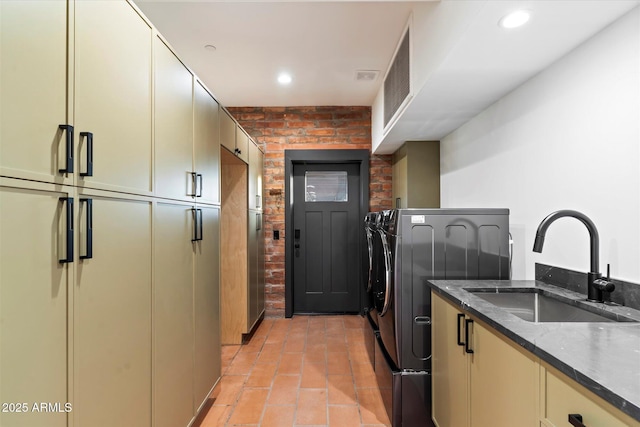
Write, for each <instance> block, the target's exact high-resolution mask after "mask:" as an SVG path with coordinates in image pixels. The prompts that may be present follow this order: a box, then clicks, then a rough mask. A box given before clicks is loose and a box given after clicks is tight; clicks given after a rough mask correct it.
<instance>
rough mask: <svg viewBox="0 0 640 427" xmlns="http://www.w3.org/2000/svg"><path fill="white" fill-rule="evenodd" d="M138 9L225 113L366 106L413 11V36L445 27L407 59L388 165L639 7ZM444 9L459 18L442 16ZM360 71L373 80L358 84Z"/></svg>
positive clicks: (204, 5) (356, 4) (182, 0)
mask: <svg viewBox="0 0 640 427" xmlns="http://www.w3.org/2000/svg"><path fill="white" fill-rule="evenodd" d="M134 1H135V3H136V4H137V5H138V7H140V9H141V10H142V11H143V13H145V15H146V16H147V17H148V18H149V19H150V20H151V22H153V24H154V25H155V26H156V27H157V28H158V30H159V31H160V33H162V34H163V36H164V37H165V38H166V39H167V40H168V42H169V43H170V44H171V45H172V46H173V48H174V49H175V51H176V52H177V53H178V55H179V56H180V57H181V58H182V59H183V61H184V62H185V63H186V64H187V65H188V66H189V67H190V68H191V69H192V70H193V71H194V72H195V73H196V74H197V75H198V76H199V77H200V78H201V79H202V80H203V81H204V83H205V84H206V85H207V86H208V87H209V88H210V89H211V90H212V91H213V93H214V95H215V96H216V98H217V99H218V100H219V101H220V102H221V103H222V104H223V105H225V106H310V105H372V104H373V102H374V99H375V97H376V94H377V93H378V91H379V89H380V87H381V84H382V81H383V77H384V73H385V72H386V70H387V67H388V65H389V62H390V60H391V58H392V55H393V53H394V50H395V48H396V45H397V43H398V40H399V38H400V36H401V34H402V32H403V29H404V28H405V25H406V23H407V21H408V19H409V17H410V15H411V13H412V11H413V13H414V18H413V19H414V22H413V25H414V27H415V26H416V24H418V25H420V23H419V22H418V23H416V22H415V20H416V17H418V16H419V17H420V18H419V19H426V20H428V19H433V20H435V19H441V18H440V17H441V16H446V17H447V19H448V20H449V21H447V22H446V23H445V24H444V25H443V23H442V22H437V23H436V22H433V23H430V24H429V25H428V27H430V28H433V30H432V31H431V32H428V31H427V32H428V33H429V37H431V38H432V40H433V41H432V44H431V45H429V43H423V44H422V45H424V46H426V47H427V48H425V50H424V51H420V52H414V56H417V57H419V59H420V60H419V62H420V63H421V64H425V66H428V67H430V68H429V69H428V70H427V69H425V70H422V74H423V75H424V76H426V77H425V78H424V79H422V80H421V81H419V82H417V84H414V88H413V90H414V97H413V99H412V101H411V103H410V104H409V105H408V107H407V109H406V110H405V112H404V114H403V115H402V117H401V118H400V119H399V120H398V122H397V123H396V124H395V125H394V126H393V128H392V129H391V130H389V131H388V132H387V133H385V134H384V137H383V138H382V140H381V141H374V148H375V151H376V152H377V153H392V152H393V151H394V150H395V149H396V148H397V147H398V146H399V145H400V144H401V143H402V142H403V141H406V140H435V139H441V138H442V137H444V136H446V135H447V134H448V133H450V132H451V131H453V130H455V129H456V128H457V127H459V126H460V125H462V124H464V123H465V122H466V121H467V120H469V119H470V118H471V117H473V116H475V115H476V114H478V113H479V112H480V111H482V110H483V109H485V108H486V107H488V106H489V105H490V104H492V103H493V102H495V101H497V100H498V99H499V98H500V97H502V96H504V95H505V94H506V93H508V92H510V91H511V90H513V89H515V88H516V87H517V86H519V85H521V84H522V83H523V82H525V81H526V80H528V79H529V78H531V77H532V76H534V75H535V74H537V73H538V72H540V71H541V70H543V69H544V68H546V67H548V66H549V65H550V64H551V63H553V62H554V61H556V60H557V59H559V58H560V57H562V56H563V55H565V54H566V53H568V52H569V51H571V50H572V49H574V48H575V47H576V46H578V45H579V44H580V43H582V42H584V41H585V40H587V39H588V38H590V37H591V36H593V35H594V34H595V33H597V32H598V31H600V30H601V29H603V28H604V27H605V26H607V25H608V24H610V23H611V22H613V21H614V20H616V19H617V18H619V17H620V16H622V15H623V14H625V13H626V12H628V11H629V10H631V9H632V8H633V7H635V6H636V5H638V3H639V1H638V0H522V1H521V0H442V1H441V2H431V1H428V2H401V1H391V2H383V1H373V2H370V1H341V0H337V1H299V0H298V1H296V0H290V1H280V2H272V1H269V0H257V1H245V0H226V1H225V0H201V1H189V0H179V1H168V0H134ZM447 8H448V9H451V10H455V13H453V12H452V13H446V14H445V13H443V10H445V9H447ZM520 8H525V9H528V10H530V11H532V19H531V21H530V23H528V24H527V25H526V26H525V27H522V28H519V29H516V30H512V31H511V32H509V31H505V30H503V29H501V28H499V27H498V25H497V22H498V20H499V19H500V18H501V17H502V16H503V15H504V14H505V13H506V12H508V11H511V10H514V9H520ZM465 9H466V10H465ZM425 11H426V13H425ZM458 19H460V21H459V22H457V21H456V22H453V20H458ZM433 43H435V44H436V45H438V46H440V47H442V46H446V51H445V52H444V54H442V52H440V53H439V56H438V58H436V57H435V56H436V55H435V54H434V58H433V59H430V58H428V56H429V55H431V54H432V52H435V51H436V50H438V49H437V48H433V46H436V45H434V44H433ZM207 44H211V45H214V46H216V50H215V51H213V52H212V51H209V50H206V49H205V48H204V46H205V45H207ZM414 45H416V46H417V44H415V43H414ZM429 46H432V47H431V48H428V47H429ZM438 46H436V47H438ZM440 50H442V49H440ZM414 59H415V58H414ZM356 70H379V71H380V75H379V76H378V78H377V79H376V80H375V81H370V82H360V81H356V80H355V72H356ZM281 71H288V72H290V73H291V74H292V76H293V82H292V83H291V84H290V85H289V86H284V87H283V86H280V85H279V84H278V83H277V82H276V77H277V75H278V73H279V72H281ZM374 134H375V129H374ZM374 136H375V135H374ZM374 139H375V138H374Z"/></svg>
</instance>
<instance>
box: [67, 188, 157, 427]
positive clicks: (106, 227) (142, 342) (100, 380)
mask: <svg viewBox="0 0 640 427" xmlns="http://www.w3.org/2000/svg"><path fill="white" fill-rule="evenodd" d="M80 197H81V198H85V199H91V200H92V206H93V218H92V220H93V221H92V223H93V251H92V252H93V257H92V258H91V259H85V260H81V261H80V262H79V264H78V266H77V274H78V279H77V280H76V285H75V296H74V303H75V315H74V381H75V386H74V410H73V417H74V423H75V424H74V425H77V426H92V427H101V426H104V427H112V426H136V427H138V426H139V427H144V426H150V425H151V253H152V245H151V218H152V206H151V202H150V201H148V200H136V199H132V198H131V199H130V198H125V197H126V196H122V198H116V196H115V193H105V192H100V191H90V190H84V191H83V192H82V193H81V195H80ZM118 197H120V196H118ZM80 221H81V222H84V218H81V219H80ZM80 238H81V239H84V238H83V237H82V236H81V237H80Z"/></svg>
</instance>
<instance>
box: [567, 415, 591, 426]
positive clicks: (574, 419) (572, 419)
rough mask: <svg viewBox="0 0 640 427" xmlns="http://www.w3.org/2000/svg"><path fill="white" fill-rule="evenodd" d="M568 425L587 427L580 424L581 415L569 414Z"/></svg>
mask: <svg viewBox="0 0 640 427" xmlns="http://www.w3.org/2000/svg"><path fill="white" fill-rule="evenodd" d="M569 424H571V425H572V426H574V427H587V426H586V425H584V424H582V415H580V414H569Z"/></svg>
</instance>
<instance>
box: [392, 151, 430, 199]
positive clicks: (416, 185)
mask: <svg viewBox="0 0 640 427" xmlns="http://www.w3.org/2000/svg"><path fill="white" fill-rule="evenodd" d="M392 161H393V166H392V174H393V200H394V206H395V207H396V208H439V207H440V141H408V142H406V143H404V145H402V147H400V148H399V149H398V151H396V152H395V153H393V159H392Z"/></svg>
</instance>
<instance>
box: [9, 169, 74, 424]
mask: <svg viewBox="0 0 640 427" xmlns="http://www.w3.org/2000/svg"><path fill="white" fill-rule="evenodd" d="M24 186H28V187H29V188H21V187H24ZM68 197H73V193H72V189H71V188H70V187H55V188H54V186H52V185H48V184H35V183H29V182H24V181H18V180H10V179H3V178H0V236H1V238H0V378H2V380H1V381H0V396H1V397H2V399H1V401H2V403H3V404H9V405H15V404H20V406H19V407H18V408H17V409H16V407H15V406H14V407H13V409H12V410H11V411H5V410H4V409H11V408H3V410H2V411H0V425H2V426H15V427H23V426H24V427H31V426H52V427H56V426H66V425H67V413H65V412H64V410H65V404H66V403H72V400H71V398H70V396H69V395H68V391H67V390H68V381H67V366H68V363H69V360H68V357H67V354H68V353H67V348H68V345H69V341H68V336H67V326H68V324H67V312H68V307H67V301H68V297H69V285H70V283H72V282H73V269H72V266H73V264H69V263H61V262H60V261H59V260H60V259H63V258H66V256H67V252H66V250H67V240H66V239H67V233H66V230H67V218H68V217H67V215H68V212H69V211H68V209H69V206H70V207H71V209H72V213H73V209H74V207H73V206H74V205H67V202H66V200H60V199H61V198H68ZM73 237H74V236H73V235H72V236H71V239H72V241H73ZM39 402H47V403H48V402H51V403H52V404H55V403H58V404H59V405H60V407H61V409H62V412H36V411H34V410H33V405H34V404H35V403H39ZM23 404H26V406H25V405H23ZM72 408H73V407H72Z"/></svg>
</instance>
